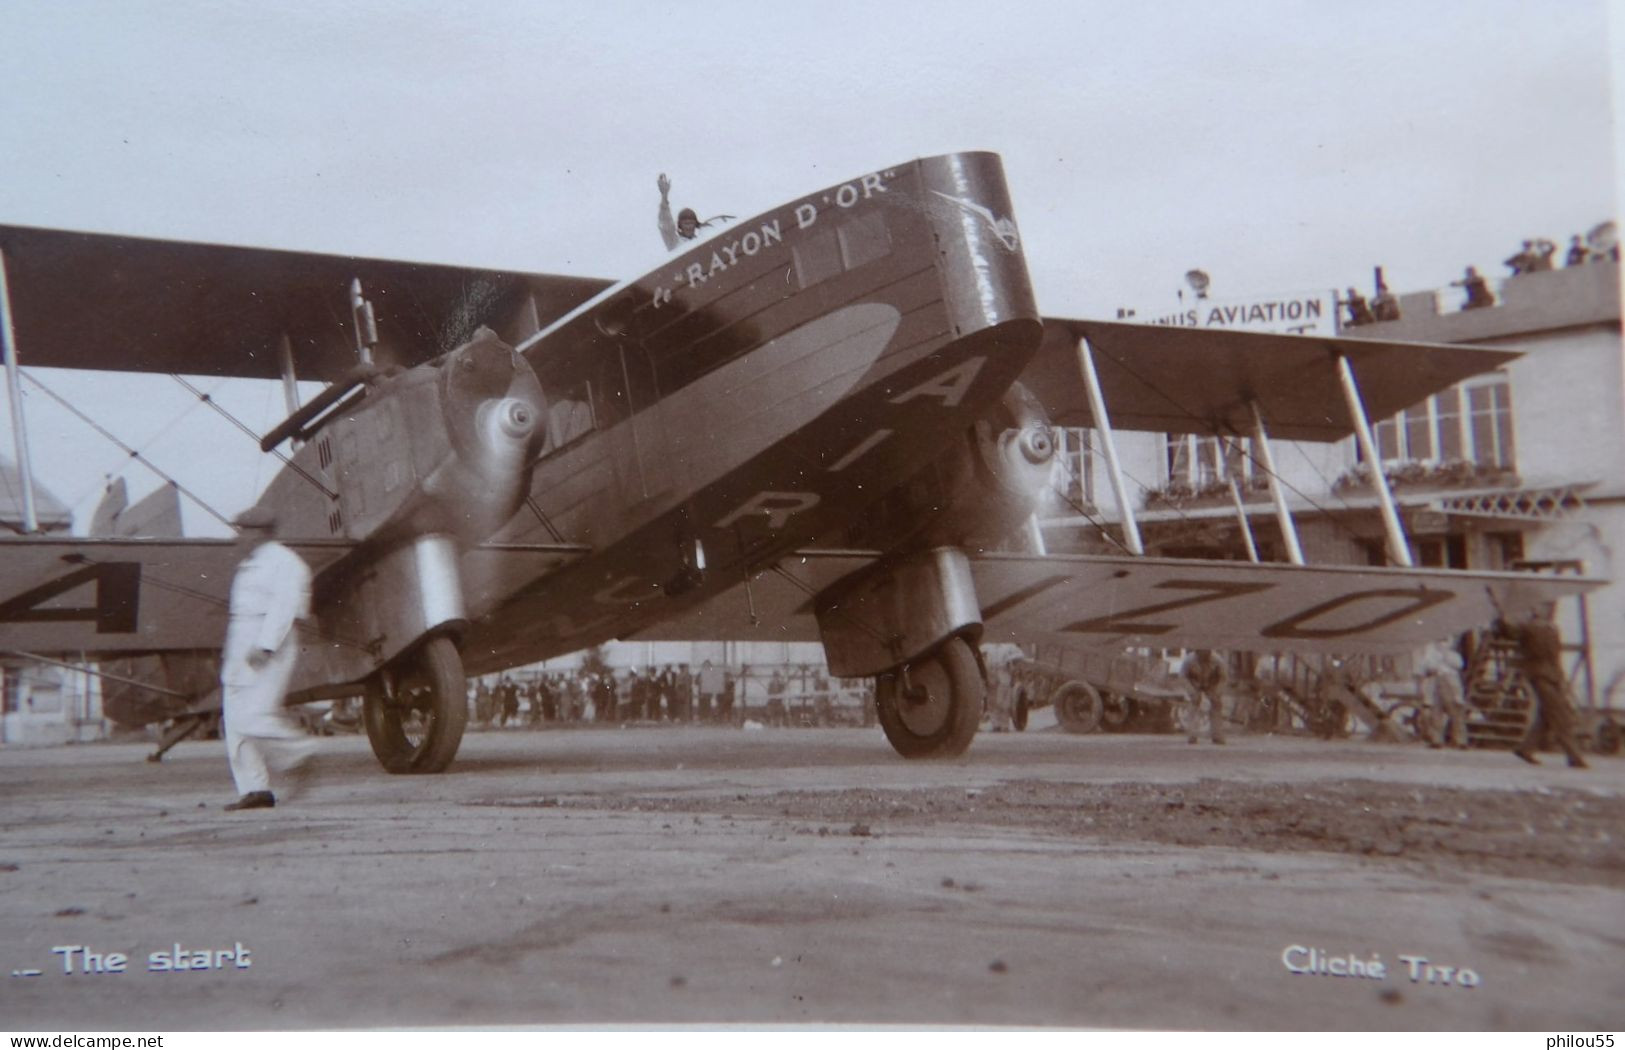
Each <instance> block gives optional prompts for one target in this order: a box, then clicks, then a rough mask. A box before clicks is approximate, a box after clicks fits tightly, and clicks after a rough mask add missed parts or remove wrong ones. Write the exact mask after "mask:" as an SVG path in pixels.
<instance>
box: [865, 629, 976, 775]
mask: <svg viewBox="0 0 1625 1050" xmlns="http://www.w3.org/2000/svg"><path fill="white" fill-rule="evenodd" d="M907 666H908V670H909V677H910V679H911V680H912V681H913V683H914V685H916V686H918V687H923V688H924V689H925V690H926V692H927V699H926V700H924V701H910V700H907V699H905V698H904V697H903V696H902V692H903V690H902V687H901V676H900V675H899V674H898V673H897V672H889V673H887V674H883V675H879V676H878V677H876V678H875V708H876V714H877V715H878V716H879V719H880V728H881V729H882V730H884V731H885V733H886V739H887V740H888V741H890V742H891V746H892V748H893V749H894V750H895V751H896V752H897V753H898V754H899V755H902V756H903V757H904V758H954V757H956V756H958V755H962V754H964V753H965V749H966V748H968V747H970V742H971V740H972V738H974V737H975V736H976V730H977V727H978V726H980V725H981V722H982V700H983V698H984V697H985V695H986V693H987V684H986V683H985V682H984V681H983V680H982V670H981V667H980V665H979V664H978V663H977V660H976V653H975V652H974V651H973V650H972V649H971V646H970V643H969V642H967V641H965V640H964V639H963V638H950V639H948V640H947V641H946V642H943V643H942V645H940V646H938V647H937V648H936V649H935V650H934V651H932V652H930V653H927V654H926V655H924V656H921V657H919V658H918V659H916V660H914V661H912V662H911V663H909V664H908V665H907ZM933 714H934V715H935V717H932V716H933ZM922 721H923V722H924V723H925V724H921V723H922ZM910 722H913V723H914V724H912V725H911V724H910Z"/></svg>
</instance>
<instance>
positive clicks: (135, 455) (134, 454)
mask: <svg viewBox="0 0 1625 1050" xmlns="http://www.w3.org/2000/svg"><path fill="white" fill-rule="evenodd" d="M23 376H24V378H26V379H27V380H28V381H29V382H30V383H33V384H34V385H35V386H36V387H38V388H39V389H40V392H41V393H43V394H45V396H46V397H49V398H50V399H51V400H53V401H55V402H56V403H57V404H59V405H61V406H62V407H63V408H65V409H67V410H68V411H69V412H70V413H72V414H73V415H74V416H76V417H77V418H78V419H79V421H80V422H82V423H84V424H85V425H86V426H88V427H90V428H91V429H92V430H94V431H96V433H98V434H100V435H101V436H102V437H104V438H106V439H107V440H109V441H111V442H112V443H113V444H115V445H117V446H118V447H119V448H121V449H123V450H124V451H125V452H126V453H128V454H129V456H130V458H131V459H133V460H135V461H136V462H137V463H140V464H141V465H142V466H144V467H146V468H147V469H148V470H150V471H152V472H153V473H154V474H156V475H158V476H159V477H160V478H163V479H164V480H165V481H167V482H169V484H171V485H173V486H175V490H176V491H177V492H179V493H180V494H181V495H183V496H185V497H186V498H187V499H189V500H191V501H192V502H193V503H196V504H197V505H198V506H199V507H201V508H202V509H203V510H204V511H205V512H206V513H207V514H209V515H210V516H212V517H214V518H216V519H218V520H219V521H220V523H221V524H222V525H225V526H227V527H230V526H231V519H230V518H228V517H226V516H225V515H224V514H221V513H220V512H219V511H217V510H215V509H214V508H213V507H211V506H209V504H208V503H207V502H206V501H204V499H203V497H201V496H199V495H198V494H197V493H195V492H193V491H192V490H191V489H189V488H187V487H186V486H185V485H182V484H181V483H180V482H179V481H176V480H175V479H174V478H172V477H170V476H169V475H168V474H166V473H164V472H163V471H162V470H160V469H159V468H158V466H157V464H155V463H153V462H152V461H151V460H150V459H148V458H147V457H146V456H144V455H142V454H141V453H140V451H138V450H137V449H134V448H131V447H130V446H129V445H127V444H125V443H124V442H123V441H120V440H119V439H118V437H117V436H115V435H114V434H113V433H112V432H111V431H109V430H108V429H107V428H106V427H104V426H102V425H101V424H100V423H98V422H96V421H95V420H94V419H91V418H90V417H89V416H88V415H86V414H85V413H83V412H81V411H80V410H79V409H78V408H76V407H74V405H73V404H72V403H71V402H69V401H68V400H67V399H66V398H64V397H62V396H61V395H60V394H58V393H56V392H55V391H54V390H52V389H51V388H50V387H48V386H46V385H45V384H44V383H42V382H40V380H39V377H38V376H35V375H32V374H30V373H28V372H24V373H23Z"/></svg>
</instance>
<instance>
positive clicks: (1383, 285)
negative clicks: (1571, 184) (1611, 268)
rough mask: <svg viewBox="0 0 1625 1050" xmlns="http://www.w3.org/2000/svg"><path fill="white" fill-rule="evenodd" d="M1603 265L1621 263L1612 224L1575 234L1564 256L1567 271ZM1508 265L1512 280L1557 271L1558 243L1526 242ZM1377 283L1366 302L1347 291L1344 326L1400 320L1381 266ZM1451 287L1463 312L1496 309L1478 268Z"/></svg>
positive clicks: (1352, 290) (1357, 293)
mask: <svg viewBox="0 0 1625 1050" xmlns="http://www.w3.org/2000/svg"><path fill="white" fill-rule="evenodd" d="M1600 262H1619V242H1618V241H1617V240H1616V239H1615V235H1614V233H1613V230H1612V225H1611V224H1604V226H1599V227H1597V228H1596V229H1594V230H1593V231H1592V232H1591V233H1590V234H1588V235H1585V236H1582V235H1581V234H1578V233H1576V234H1574V235H1573V236H1572V237H1570V238H1569V247H1568V250H1567V251H1566V252H1565V253H1564V255H1563V268H1564V269H1569V268H1572V267H1576V266H1585V265H1587V264H1588V263H1600ZM1505 266H1506V268H1507V270H1508V271H1509V274H1508V276H1510V277H1520V276H1522V275H1524V274H1529V273H1540V272H1542V271H1544V270H1555V269H1557V268H1558V265H1557V244H1556V243H1555V242H1554V241H1551V240H1548V239H1547V238H1545V237H1534V238H1531V239H1529V240H1526V241H1524V242H1523V246H1522V247H1520V248H1519V249H1518V250H1517V251H1516V252H1513V253H1512V255H1510V256H1508V257H1507V259H1506V261H1505ZM1374 283H1375V285H1376V289H1375V294H1374V295H1373V296H1372V297H1371V299H1370V300H1367V299H1366V297H1365V296H1364V295H1362V294H1361V293H1360V291H1359V289H1357V288H1353V287H1350V288H1349V289H1348V291H1347V294H1346V296H1345V297H1344V299H1343V301H1342V307H1343V309H1345V310H1346V311H1348V316H1347V317H1346V318H1345V319H1344V321H1343V327H1345V328H1355V327H1358V326H1360V325H1367V324H1375V323H1377V322H1379V321H1397V320H1399V317H1400V309H1399V299H1398V297H1396V296H1395V295H1394V294H1393V293H1392V292H1391V291H1389V289H1388V283H1387V281H1385V280H1384V279H1383V274H1382V267H1380V266H1378V267H1377V268H1376V280H1375V282H1374ZM1450 285H1451V287H1453V288H1460V289H1461V290H1462V292H1463V293H1464V294H1465V299H1464V300H1463V302H1462V309H1463V310H1479V309H1483V308H1484V307H1488V306H1494V305H1495V303H1496V298H1495V292H1494V291H1493V290H1492V289H1491V288H1490V282H1489V279H1488V278H1486V277H1485V276H1484V275H1483V274H1481V273H1479V272H1478V267H1476V266H1469V267H1467V268H1466V270H1465V271H1464V272H1463V273H1462V276H1461V279H1460V280H1456V281H1451V282H1450Z"/></svg>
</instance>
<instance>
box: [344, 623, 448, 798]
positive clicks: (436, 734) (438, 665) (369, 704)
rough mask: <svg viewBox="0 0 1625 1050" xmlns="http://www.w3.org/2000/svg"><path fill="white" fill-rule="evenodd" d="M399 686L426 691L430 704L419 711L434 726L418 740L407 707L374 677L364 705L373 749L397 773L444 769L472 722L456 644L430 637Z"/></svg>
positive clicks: (406, 667) (403, 673)
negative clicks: (405, 719)
mask: <svg viewBox="0 0 1625 1050" xmlns="http://www.w3.org/2000/svg"><path fill="white" fill-rule="evenodd" d="M396 688H397V690H408V689H410V690H413V691H414V692H419V693H420V695H421V697H422V698H423V699H424V700H425V701H426V702H425V703H424V704H421V705H419V707H418V710H420V711H424V712H425V713H426V714H427V715H428V718H429V723H428V729H427V731H425V732H424V734H423V737H422V739H421V740H419V741H418V742H417V743H416V744H414V743H413V742H412V741H411V740H410V739H409V738H408V737H407V735H406V729H405V727H404V726H403V725H402V722H401V709H400V708H399V707H397V706H395V705H394V704H391V703H389V702H388V700H387V698H386V697H385V695H384V690H383V686H382V684H381V683H380V682H379V681H378V680H377V678H376V677H374V679H373V680H372V681H370V682H368V684H367V694H366V698H365V699H364V700H363V701H362V704H361V721H362V722H363V723H364V724H365V725H366V727H367V740H368V741H369V742H370V743H371V744H372V753H373V754H374V755H376V756H378V761H379V763H380V764H381V765H382V766H383V767H384V769H386V770H388V771H389V772H391V773H441V772H444V771H445V769H446V767H447V766H449V765H451V762H452V759H454V758H456V757H457V748H458V747H459V746H460V745H461V744H462V742H463V730H464V729H465V728H466V727H467V725H468V698H467V689H468V680H467V678H466V677H465V676H464V674H463V658H462V656H461V654H459V653H458V652H457V646H456V644H455V643H453V642H452V640H451V639H450V638H446V637H444V636H439V637H435V638H431V639H429V640H428V641H427V642H425V643H424V644H423V645H422V646H420V647H419V648H418V649H417V651H416V652H414V653H413V654H412V655H411V656H409V657H408V658H407V660H406V661H405V663H404V666H402V667H401V668H400V672H399V677H398V684H397V687H396Z"/></svg>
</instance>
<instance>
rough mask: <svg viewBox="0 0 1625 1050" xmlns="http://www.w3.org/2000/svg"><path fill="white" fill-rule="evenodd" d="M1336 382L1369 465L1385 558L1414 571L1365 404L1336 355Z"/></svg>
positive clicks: (1345, 362) (1351, 374)
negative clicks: (1383, 533) (1339, 382)
mask: <svg viewBox="0 0 1625 1050" xmlns="http://www.w3.org/2000/svg"><path fill="white" fill-rule="evenodd" d="M1337 378H1339V379H1341V380H1342V381H1343V397H1344V398H1345V399H1346V400H1347V401H1348V405H1349V415H1351V416H1353V417H1354V436H1355V437H1357V438H1358V439H1359V441H1360V450H1361V451H1362V452H1364V453H1365V461H1366V462H1367V463H1369V464H1371V480H1372V483H1373V484H1374V485H1375V486H1376V488H1377V505H1378V506H1379V507H1381V508H1382V525H1383V529H1384V530H1385V531H1386V532H1387V534H1388V557H1389V559H1390V560H1392V561H1393V563H1394V564H1395V565H1398V566H1399V567H1400V568H1402V569H1410V568H1414V567H1415V566H1414V564H1413V563H1412V562H1411V548H1410V545H1409V544H1407V543H1406V542H1405V530H1404V529H1403V528H1401V527H1400V524H1399V514H1398V512H1397V511H1395V510H1394V494H1393V493H1392V492H1390V491H1388V478H1387V475H1385V474H1383V472H1382V456H1381V455H1379V454H1378V452H1377V442H1376V441H1375V439H1373V438H1372V436H1371V422H1370V421H1369V420H1368V419H1366V415H1365V402H1363V401H1361V400H1360V388H1359V387H1358V386H1356V385H1355V383H1354V370H1353V369H1351V368H1349V359H1348V358H1346V357H1344V356H1343V355H1342V354H1338V355H1337Z"/></svg>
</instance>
